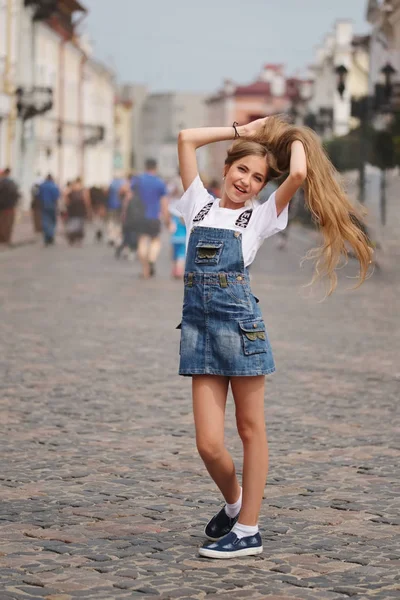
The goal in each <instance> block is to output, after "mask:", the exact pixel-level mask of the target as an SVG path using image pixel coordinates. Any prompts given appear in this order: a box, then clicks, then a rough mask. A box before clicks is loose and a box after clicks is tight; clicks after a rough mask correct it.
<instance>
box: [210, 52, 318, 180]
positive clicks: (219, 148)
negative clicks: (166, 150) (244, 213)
mask: <svg viewBox="0 0 400 600" xmlns="http://www.w3.org/2000/svg"><path fill="white" fill-rule="evenodd" d="M296 82H298V83H296ZM300 83H301V84H303V83H304V85H306V84H308V83H310V84H311V82H306V81H303V80H301V79H298V80H294V79H293V78H291V79H288V78H287V77H286V76H285V69H284V65H279V64H266V65H264V66H263V68H262V69H261V71H260V73H259V75H258V77H257V79H256V80H255V81H254V82H253V83H250V84H248V85H240V84H236V83H234V82H233V81H231V80H225V81H224V84H223V86H222V88H221V89H220V90H218V92H217V93H216V94H215V95H213V96H211V97H210V98H208V100H207V109H208V110H207V124H208V125H209V126H211V127H221V126H227V125H231V124H232V123H233V122H234V121H237V122H238V123H239V124H240V125H242V124H245V123H248V122H250V121H254V120H255V119H259V118H261V117H266V116H268V115H273V114H277V113H287V112H289V111H290V109H291V107H292V99H293V86H294V85H295V86H296V89H297V86H298V85H300ZM229 144H230V142H221V143H219V144H211V145H210V146H209V149H208V165H207V173H208V175H209V177H210V178H212V179H217V180H218V181H221V178H222V169H223V164H224V160H225V155H226V150H227V148H228V146H229Z"/></svg>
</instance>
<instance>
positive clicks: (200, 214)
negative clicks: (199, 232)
mask: <svg viewBox="0 0 400 600" xmlns="http://www.w3.org/2000/svg"><path fill="white" fill-rule="evenodd" d="M213 204H214V201H213V202H209V203H208V204H206V205H205V206H203V208H202V209H201V210H200V211H199V212H198V213H197V215H196V216H195V218H194V219H193V223H199V222H200V221H202V220H203V219H204V218H205V217H206V216H207V215H208V213H209V212H210V210H211V207H212V205H213Z"/></svg>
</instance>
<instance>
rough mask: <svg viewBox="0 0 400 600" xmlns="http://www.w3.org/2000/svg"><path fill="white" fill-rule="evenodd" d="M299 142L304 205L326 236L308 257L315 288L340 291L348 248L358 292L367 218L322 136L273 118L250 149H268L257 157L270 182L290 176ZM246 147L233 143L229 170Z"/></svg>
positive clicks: (366, 253)
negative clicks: (323, 282)
mask: <svg viewBox="0 0 400 600" xmlns="http://www.w3.org/2000/svg"><path fill="white" fill-rule="evenodd" d="M295 140H300V141H301V142H302V143H303V145H304V149H305V152H306V157H307V178H306V181H305V183H304V190H305V202H306V205H307V207H308V209H309V210H310V212H311V215H312V218H313V221H314V222H315V223H316V225H317V227H318V229H319V230H320V231H321V233H322V235H323V243H322V245H321V247H319V248H315V249H314V250H311V251H310V252H309V253H308V254H307V256H306V258H311V259H314V260H315V273H314V277H313V280H312V283H313V282H314V281H316V280H317V279H319V278H321V277H324V276H326V277H327V278H328V281H329V290H328V295H329V294H331V293H332V292H333V291H334V289H335V288H336V285H337V275H336V268H337V266H338V264H339V262H340V260H341V259H342V258H345V259H346V260H347V258H348V251H347V247H346V243H348V244H349V245H350V246H351V247H352V249H353V251H354V254H355V256H356V257H357V259H358V261H359V264H360V274H359V281H358V284H357V286H356V287H358V286H359V285H361V284H362V283H363V281H365V279H366V277H367V274H368V268H369V265H370V262H371V253H372V249H371V247H370V245H369V243H368V239H367V237H366V235H365V234H364V232H363V231H362V228H361V227H360V224H362V223H363V215H362V213H361V210H360V209H359V208H358V207H356V206H354V205H353V204H351V203H350V201H349V200H348V198H347V196H346V193H345V191H344V189H343V186H342V184H341V183H340V180H339V174H338V173H337V171H336V169H335V168H334V166H333V165H332V163H331V161H330V160H329V158H328V157H327V155H326V154H325V151H324V149H323V147H322V145H321V142H320V140H319V138H318V136H317V135H316V134H315V133H314V132H313V131H312V130H311V129H310V128H309V127H304V126H294V125H290V124H289V123H287V122H286V121H285V119H284V118H283V117H281V116H272V117H270V118H269V119H268V120H267V121H266V123H265V125H264V126H263V127H262V128H261V129H260V130H259V131H258V132H257V134H256V136H255V137H254V138H253V139H252V140H251V142H250V145H251V146H253V145H254V146H259V147H263V148H265V154H262V151H261V150H260V151H259V155H260V156H261V155H264V156H266V159H267V162H268V165H269V166H270V168H269V169H268V175H267V180H269V179H274V178H276V177H279V176H280V175H281V174H282V173H285V172H288V171H289V167H290V149H291V144H292V143H293V142H294V141H295ZM247 145H249V141H247V140H238V141H237V142H235V143H234V145H233V147H232V148H231V149H230V151H229V152H228V157H227V161H226V164H232V162H231V161H232V159H233V158H234V157H235V158H236V156H237V155H238V154H240V153H241V152H244V151H246V150H250V147H249V148H247ZM242 146H243V147H242ZM253 153H255V152H253ZM257 154H258V152H257ZM271 155H272V157H273V158H272V159H271Z"/></svg>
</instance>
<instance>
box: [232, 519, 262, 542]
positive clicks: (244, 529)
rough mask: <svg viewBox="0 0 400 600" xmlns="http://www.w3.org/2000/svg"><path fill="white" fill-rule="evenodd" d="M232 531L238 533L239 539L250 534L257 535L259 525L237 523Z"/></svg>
mask: <svg viewBox="0 0 400 600" xmlns="http://www.w3.org/2000/svg"><path fill="white" fill-rule="evenodd" d="M232 532H233V533H236V535H237V537H238V538H239V540H241V539H242V538H244V537H249V535H256V533H258V525H242V524H241V523H236V525H234V527H233V529H232Z"/></svg>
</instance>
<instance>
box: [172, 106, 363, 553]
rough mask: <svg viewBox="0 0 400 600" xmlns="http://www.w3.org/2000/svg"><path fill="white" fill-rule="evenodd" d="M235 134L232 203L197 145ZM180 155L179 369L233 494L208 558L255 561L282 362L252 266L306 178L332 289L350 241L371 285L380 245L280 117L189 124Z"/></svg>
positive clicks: (298, 131) (323, 162)
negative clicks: (266, 194)
mask: <svg viewBox="0 0 400 600" xmlns="http://www.w3.org/2000/svg"><path fill="white" fill-rule="evenodd" d="M231 139H235V142H234V143H233V145H232V146H231V148H230V149H229V150H228V154H227V157H226V160H225V167H224V171H223V174H224V187H223V190H222V197H221V199H214V198H213V197H212V196H210V194H209V193H208V192H207V191H206V190H205V188H204V186H203V184H202V182H201V180H200V178H199V175H198V169H197V163H196V149H197V148H199V147H201V146H204V145H205V144H210V143H212V142H218V141H224V140H231ZM178 153H179V165H180V174H181V179H182V183H183V187H184V190H185V193H184V195H183V196H182V198H181V200H180V202H179V208H180V210H181V213H182V215H183V218H184V220H185V223H186V226H187V228H188V231H189V232H190V237H189V241H188V248H187V257H186V267H185V275H184V283H185V291H184V302H183V315H182V323H181V324H180V325H179V326H178V328H180V329H181V348H180V367H179V373H180V375H187V376H192V392H193V411H194V422H195V430H196V443H197V448H198V451H199V453H200V456H201V458H202V459H203V461H204V463H205V466H206V468H207V470H208V472H209V473H210V475H211V477H212V478H213V480H214V481H215V483H216V485H217V486H218V488H219V489H220V491H221V493H222V495H223V497H224V499H225V506H224V507H223V508H222V509H221V510H220V511H219V512H218V513H217V514H216V515H215V516H214V517H213V518H212V519H211V520H210V521H209V523H208V524H207V526H206V528H205V534H206V536H207V537H208V538H209V539H210V540H211V541H212V542H213V543H211V544H208V545H204V546H203V547H202V548H200V549H199V553H200V555H201V556H206V557H209V558H233V557H237V556H246V555H254V554H259V553H261V552H262V549H263V548H262V540H261V536H260V534H259V531H258V516H259V512H260V507H261V501H262V497H263V491H264V486H265V481H266V476H267V469H268V448H267V437H266V431H265V418H264V387H265V375H267V374H269V373H272V372H273V371H275V365H274V359H273V356H272V351H271V347H270V344H269V340H268V335H267V331H266V327H265V324H264V321H263V318H262V315H261V312H260V309H259V307H258V304H257V302H258V300H257V299H256V298H255V297H254V296H253V295H252V293H251V290H250V286H249V275H248V271H247V267H248V266H249V265H250V264H251V263H252V261H253V260H254V258H255V255H256V253H257V250H258V248H259V247H260V246H261V244H262V242H263V240H264V239H265V238H267V237H269V236H271V235H273V234H274V233H277V232H278V231H282V230H283V229H284V228H285V227H286V224H287V215H288V203H289V201H290V199H291V198H292V197H293V195H294V194H295V193H296V191H297V190H298V188H299V187H300V186H301V185H302V184H303V183H305V189H306V197H307V205H308V207H309V209H310V211H311V213H312V215H313V217H314V219H315V220H316V222H317V224H318V225H319V227H320V229H321V230H322V233H323V236H324V243H323V246H322V248H321V249H319V250H318V251H317V252H316V253H314V255H313V256H316V258H317V265H316V274H317V275H318V276H320V275H323V274H324V275H327V276H328V278H329V280H330V289H329V293H331V292H332V291H333V289H334V288H335V285H336V274H335V267H336V265H337V263H338V261H339V259H340V257H341V255H344V256H346V255H347V252H346V243H347V242H348V243H349V244H350V245H351V246H352V247H353V250H354V253H355V255H356V256H357V258H358V260H359V262H360V283H362V281H364V279H365V277H366V274H367V269H368V265H369V262H370V249H369V246H368V244H367V241H366V238H365V236H364V234H363V233H362V231H361V229H360V228H359V227H358V226H357V224H356V221H355V219H354V213H355V209H354V207H352V205H351V204H350V203H349V201H348V200H347V199H346V196H345V194H344V192H343V190H342V188H341V187H340V185H339V183H338V181H337V179H336V177H335V171H334V168H333V167H332V165H331V163H330V162H329V160H328V159H327V157H326V156H325V154H324V152H323V150H322V147H321V145H320V143H319V140H318V138H317V137H316V136H315V134H314V133H313V132H312V131H311V130H310V129H308V128H306V127H295V126H293V125H289V124H287V123H285V122H284V121H283V120H282V119H281V118H279V117H268V118H265V119H258V120H257V121H254V122H252V123H249V124H248V125H245V126H238V124H237V123H234V124H233V126H232V127H215V128H214V127H212V128H201V129H189V130H185V131H181V132H180V134H179V140H178ZM285 172H288V176H287V178H286V179H285V181H284V182H283V183H282V184H281V185H280V187H279V188H278V189H277V190H276V191H275V192H274V193H273V194H272V195H271V197H270V198H269V200H268V201H267V202H266V203H265V204H260V203H258V202H257V200H256V199H255V198H256V196H257V194H258V193H259V192H260V191H261V190H262V188H263V187H264V186H265V185H266V183H267V181H268V180H270V179H273V178H277V177H279V176H280V175H282V174H283V173H285ZM229 384H230V385H231V389H232V393H233V397H234V401H235V408H236V422H237V428H238V433H239V436H240V438H241V440H242V443H243V478H242V486H243V487H242V488H241V487H240V485H239V482H238V479H237V476H236V472H235V466H234V464H233V461H232V458H231V456H230V454H229V453H228V451H227V450H226V448H225V447H224V413H225V405H226V398H227V392H228V386H229Z"/></svg>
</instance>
